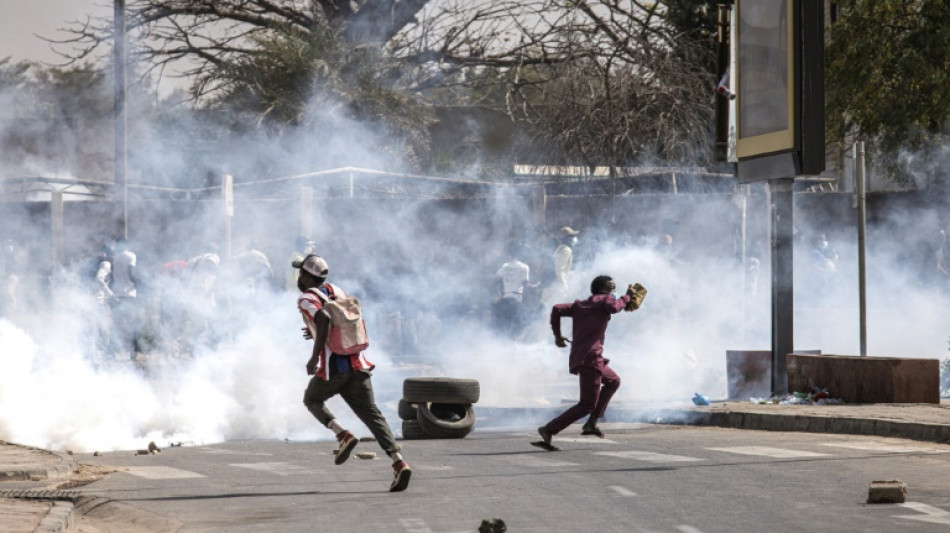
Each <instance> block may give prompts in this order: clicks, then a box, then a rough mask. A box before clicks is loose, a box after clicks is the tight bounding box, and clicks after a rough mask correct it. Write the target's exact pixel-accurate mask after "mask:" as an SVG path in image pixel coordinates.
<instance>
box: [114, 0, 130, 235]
mask: <svg viewBox="0 0 950 533" xmlns="http://www.w3.org/2000/svg"><path fill="white" fill-rule="evenodd" d="M113 23H114V25H115V36H114V38H113V41H114V42H113V50H112V51H113V60H112V63H113V65H112V68H113V77H114V78H115V79H114V82H115V115H114V119H115V186H117V187H119V188H120V190H121V191H122V237H123V238H125V239H128V238H129V181H128V175H127V174H126V164H127V158H126V145H125V130H126V114H125V112H126V105H125V96H126V91H125V89H126V80H125V63H126V53H125V0H115V4H114V18H113Z"/></svg>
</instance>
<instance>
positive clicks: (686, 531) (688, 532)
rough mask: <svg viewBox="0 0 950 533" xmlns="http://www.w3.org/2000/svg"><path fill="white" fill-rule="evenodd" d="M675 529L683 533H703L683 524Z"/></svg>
mask: <svg viewBox="0 0 950 533" xmlns="http://www.w3.org/2000/svg"><path fill="white" fill-rule="evenodd" d="M676 529H678V530H680V531H682V532H683V533H703V532H702V531H700V530H699V529H697V528H695V527H693V526H688V525H685V524H684V525H681V526H676Z"/></svg>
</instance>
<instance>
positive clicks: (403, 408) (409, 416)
mask: <svg viewBox="0 0 950 533" xmlns="http://www.w3.org/2000/svg"><path fill="white" fill-rule="evenodd" d="M418 407H419V406H418V404H415V403H409V402H407V401H406V400H399V408H398V409H397V412H398V413H399V418H400V419H402V420H415V419H416V410H417V408H418Z"/></svg>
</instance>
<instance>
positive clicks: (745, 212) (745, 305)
mask: <svg viewBox="0 0 950 533" xmlns="http://www.w3.org/2000/svg"><path fill="white" fill-rule="evenodd" d="M739 194H740V195H741V197H742V225H741V230H742V324H743V326H742V344H743V346H745V345H746V341H747V340H748V334H749V249H748V244H747V241H748V238H749V232H748V225H749V185H740V186H739Z"/></svg>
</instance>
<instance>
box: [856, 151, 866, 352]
mask: <svg viewBox="0 0 950 533" xmlns="http://www.w3.org/2000/svg"><path fill="white" fill-rule="evenodd" d="M864 171H865V167H864V141H857V142H856V143H854V183H855V188H856V189H857V193H858V307H859V313H860V315H861V316H860V323H861V355H862V356H865V355H867V354H868V322H867V311H868V309H867V305H868V300H867V270H866V266H867V262H866V257H865V242H866V241H865V235H866V232H867V211H866V209H865V205H866V201H865V200H866V196H865V190H866V188H867V186H866V178H865V173H864Z"/></svg>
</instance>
